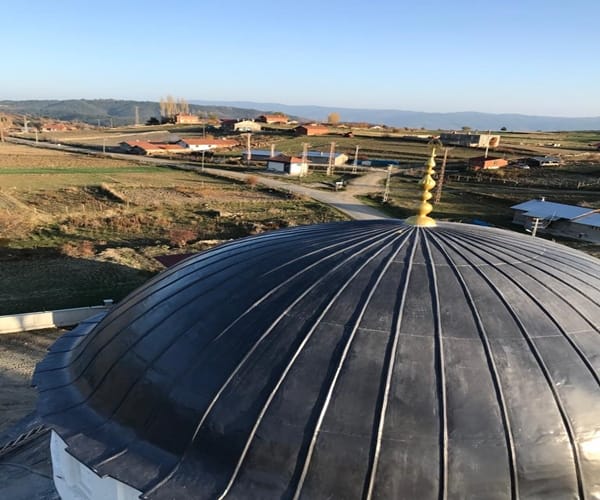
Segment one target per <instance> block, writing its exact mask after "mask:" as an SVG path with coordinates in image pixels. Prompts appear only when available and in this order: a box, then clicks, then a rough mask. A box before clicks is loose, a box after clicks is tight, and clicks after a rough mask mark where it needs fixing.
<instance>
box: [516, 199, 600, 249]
mask: <svg viewBox="0 0 600 500" xmlns="http://www.w3.org/2000/svg"><path fill="white" fill-rule="evenodd" d="M510 208H511V209H513V210H514V212H515V213H514V216H513V221H512V222H513V223H514V224H519V225H521V226H523V227H524V228H525V229H526V230H527V231H533V230H534V229H535V231H536V232H537V231H539V232H543V233H546V234H550V235H553V236H560V237H563V238H570V239H574V240H582V241H589V242H591V243H600V209H594V208H588V207H579V206H576V205H565V204H563V203H554V202H550V201H546V200H545V199H544V198H542V199H540V200H529V201H526V202H523V203H519V204H518V205H513V206H512V207H510Z"/></svg>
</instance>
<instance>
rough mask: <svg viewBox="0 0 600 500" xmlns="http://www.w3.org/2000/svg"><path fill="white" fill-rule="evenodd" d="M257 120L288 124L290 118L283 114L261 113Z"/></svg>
mask: <svg viewBox="0 0 600 500" xmlns="http://www.w3.org/2000/svg"><path fill="white" fill-rule="evenodd" d="M256 121H257V122H261V123H268V124H271V123H283V124H286V123H288V121H289V118H288V117H287V116H285V115H283V114H271V115H260V116H259V117H257V118H256Z"/></svg>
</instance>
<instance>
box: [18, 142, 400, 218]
mask: <svg viewBox="0 0 600 500" xmlns="http://www.w3.org/2000/svg"><path fill="white" fill-rule="evenodd" d="M8 140H9V141H10V142H14V143H16V144H24V145H27V146H36V147H43V148H47V149H56V150H59V151H67V152H70V153H82V154H90V153H92V154H101V153H98V151H96V150H91V149H86V148H81V147H75V146H69V145H64V144H61V145H58V144H52V143H47V142H39V143H36V142H35V141H34V140H29V139H18V138H14V137H11V138H9V139H8ZM105 156H108V157H110V158H116V159H119V160H127V161H139V162H142V163H151V164H155V165H159V166H173V167H177V168H182V169H185V170H194V171H198V172H199V171H200V170H201V168H200V167H199V166H197V165H195V164H190V163H188V162H185V161H183V160H165V159H161V158H152V157H150V156H136V155H131V154H121V153H106V154H105ZM204 172H206V173H207V174H210V175H215V176H219V177H226V178H229V179H236V180H241V181H243V180H245V179H246V178H247V177H249V176H255V177H258V178H259V183H260V184H262V185H264V186H267V187H272V188H275V189H281V190H286V191H289V192H292V193H295V194H298V195H301V196H307V197H309V198H312V199H314V200H317V201H320V202H321V203H325V204H327V205H331V206H332V207H334V208H336V209H338V210H339V211H340V212H343V213H344V214H346V215H348V217H350V218H351V219H355V220H364V219H384V218H388V217H389V216H388V215H386V214H385V213H383V212H381V211H379V210H377V209H376V208H373V207H371V206H368V205H365V204H364V203H362V202H361V201H360V200H358V199H357V198H356V197H355V196H356V195H361V194H368V193H372V192H377V191H381V190H382V186H381V182H382V181H383V179H385V176H386V174H387V172H386V171H385V170H378V169H373V170H372V171H370V172H368V173H367V174H365V175H363V176H361V177H359V178H357V179H353V181H350V182H349V183H348V185H347V187H346V189H343V190H341V191H327V190H322V189H315V188H311V187H308V186H304V185H302V184H297V183H293V182H286V181H285V180H283V178H282V180H280V179H276V178H274V177H273V176H272V175H260V174H258V173H251V174H246V173H242V172H233V171H231V170H227V169H218V168H212V167H211V168H208V167H205V168H204Z"/></svg>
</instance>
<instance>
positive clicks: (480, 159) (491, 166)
mask: <svg viewBox="0 0 600 500" xmlns="http://www.w3.org/2000/svg"><path fill="white" fill-rule="evenodd" d="M507 165H508V161H507V160H505V159H504V158H495V157H492V156H477V157H475V158H469V168H470V169H471V170H497V169H499V168H502V167H506V166H507Z"/></svg>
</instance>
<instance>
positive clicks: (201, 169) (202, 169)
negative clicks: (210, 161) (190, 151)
mask: <svg viewBox="0 0 600 500" xmlns="http://www.w3.org/2000/svg"><path fill="white" fill-rule="evenodd" d="M204 153H205V151H204V149H203V150H202V163H201V164H200V172H202V173H204Z"/></svg>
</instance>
